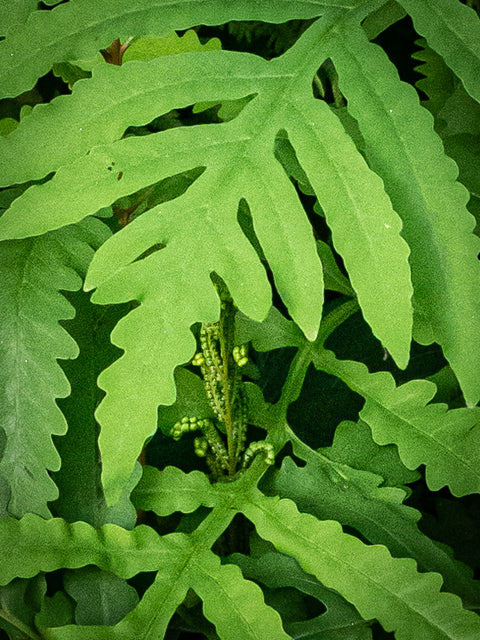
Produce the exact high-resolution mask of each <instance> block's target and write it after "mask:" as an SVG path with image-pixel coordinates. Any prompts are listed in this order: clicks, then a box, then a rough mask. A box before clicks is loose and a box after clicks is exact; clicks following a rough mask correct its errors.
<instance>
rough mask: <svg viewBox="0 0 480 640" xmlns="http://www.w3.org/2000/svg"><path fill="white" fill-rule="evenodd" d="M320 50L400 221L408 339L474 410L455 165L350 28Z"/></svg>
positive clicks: (469, 304) (466, 251) (464, 238)
mask: <svg viewBox="0 0 480 640" xmlns="http://www.w3.org/2000/svg"><path fill="white" fill-rule="evenodd" d="M420 4H421V5H422V6H424V4H425V3H420ZM420 4H419V5H418V6H420ZM449 4H450V3H449ZM456 4H458V6H460V5H459V3H456ZM463 8H465V7H463ZM327 50H328V51H329V53H330V55H331V57H332V59H333V62H334V64H335V67H336V69H337V71H338V74H339V83H340V88H341V89H342V91H343V93H344V94H345V96H346V98H347V100H348V108H349V110H350V112H351V113H352V115H353V116H354V117H355V118H356V119H357V120H358V124H359V127H360V130H361V132H362V135H363V137H364V139H365V143H366V156H367V160H368V162H369V164H370V166H371V167H372V169H373V170H374V171H376V172H377V173H378V175H379V176H380V177H381V178H382V179H383V181H384V183H385V188H386V191H387V193H388V194H389V196H390V198H391V200H392V203H393V206H394V208H395V210H396V211H397V212H398V214H399V215H400V216H401V218H402V220H403V225H404V226H403V232H402V234H403V236H404V237H405V239H406V240H407V242H408V244H409V246H410V249H411V256H410V265H411V268H412V279H413V286H414V297H413V306H414V337H415V339H416V340H417V341H418V342H420V343H421V344H430V343H432V342H437V343H439V344H440V345H441V346H442V349H443V352H444V354H445V357H446V358H447V360H448V361H449V363H450V365H451V366H452V368H453V370H454V372H455V374H456V375H457V377H458V379H459V382H460V385H461V387H462V390H463V392H464V395H465V398H466V400H467V403H469V405H474V404H476V402H477V401H478V399H479V398H480V379H479V377H478V376H477V375H476V370H477V369H478V366H479V365H480V342H479V341H478V335H479V333H480V309H479V308H478V304H479V300H480V291H479V285H480V264H479V262H478V259H477V254H478V252H479V247H480V243H479V239H478V238H476V237H475V236H474V235H473V234H472V231H473V228H474V226H475V221H474V219H473V217H472V216H471V215H470V213H468V211H467V209H466V207H465V205H466V202H467V200H468V193H467V191H466V189H465V188H464V187H463V186H462V185H460V183H457V182H455V180H456V178H457V175H458V171H457V168H456V165H455V164H454V163H453V162H452V161H451V160H450V159H449V158H447V156H445V153H444V151H443V147H442V145H441V141H440V139H439V138H438V136H437V135H436V134H435V132H434V131H433V120H432V118H431V116H430V115H429V114H428V112H427V111H426V110H424V109H422V108H421V107H420V105H419V102H418V97H417V95H416V92H415V90H414V89H413V88H412V87H410V86H409V85H406V84H404V83H401V82H400V81H399V79H398V75H397V71H396V69H395V67H394V66H393V65H392V64H391V63H390V62H389V60H388V58H387V56H386V54H385V53H384V52H383V51H382V50H381V49H380V48H379V47H377V46H376V45H373V44H369V43H368V41H367V39H366V36H365V35H364V34H363V32H362V30H361V29H360V28H357V27H355V25H353V24H352V23H351V22H349V21H347V22H346V23H345V24H341V23H340V22H339V23H338V30H337V34H336V36H335V37H332V38H331V40H330V41H329V42H328V43H327Z"/></svg>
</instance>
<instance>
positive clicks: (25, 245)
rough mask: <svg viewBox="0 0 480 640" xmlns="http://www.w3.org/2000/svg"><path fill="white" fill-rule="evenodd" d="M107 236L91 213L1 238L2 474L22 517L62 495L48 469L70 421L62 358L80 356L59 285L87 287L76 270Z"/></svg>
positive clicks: (44, 510) (13, 507)
mask: <svg viewBox="0 0 480 640" xmlns="http://www.w3.org/2000/svg"><path fill="white" fill-rule="evenodd" d="M106 237H108V230H107V229H106V227H105V226H104V225H103V224H102V223H101V222H100V221H98V220H93V219H90V220H85V221H84V222H83V223H81V224H79V225H76V226H70V227H66V228H64V229H61V230H59V231H55V232H52V233H49V234H46V235H44V236H41V237H38V238H32V239H26V240H16V241H7V242H3V243H1V244H0V254H1V256H2V259H1V263H0V274H1V281H2V284H1V287H0V291H1V294H0V295H1V297H2V314H1V322H2V331H1V333H2V337H1V340H0V352H1V362H2V366H1V369H0V370H1V373H0V416H1V423H2V428H3V429H4V431H5V433H6V437H7V440H6V446H5V449H4V451H3V456H2V459H1V460H0V474H1V475H2V476H3V478H6V479H7V481H8V483H9V485H10V490H11V497H10V502H9V507H8V508H9V512H10V513H12V514H14V515H16V516H22V515H23V514H24V513H27V512H34V513H39V514H42V515H44V516H47V515H48V514H49V511H48V508H47V501H49V500H54V499H55V498H56V497H57V489H56V487H55V485H54V483H53V481H52V480H51V478H50V477H49V475H48V473H47V470H57V469H58V468H59V466H60V458H59V456H58V453H57V451H56V450H55V447H54V446H53V442H52V434H56V435H60V434H63V433H65V431H66V428H67V426H66V422H65V419H64V417H63V415H62V413H61V411H60V409H59V408H58V406H57V405H56V403H55V400H56V398H61V397H65V396H67V395H68V394H69V391H70V388H69V384H68V381H67V379H66V378H65V376H64V374H63V372H62V370H61V368H60V366H59V365H58V363H57V358H64V359H66V358H74V357H76V355H77V346H76V344H75V342H74V341H73V340H72V338H71V337H70V336H69V335H68V333H67V332H66V331H65V330H64V329H63V328H62V327H61V326H60V325H59V323H58V321H59V320H64V319H67V318H71V317H72V315H73V313H74V311H73V308H72V306H71V305H70V304H69V303H68V302H67V300H66V299H65V298H64V297H63V296H62V295H61V293H60V290H61V289H64V290H67V291H74V290H77V289H79V288H80V287H81V285H82V280H81V278H80V276H79V275H78V271H80V272H85V270H86V268H87V266H88V263H89V261H90V259H91V257H92V255H93V252H94V249H95V248H97V247H98V246H99V245H100V244H101V242H102V241H103V240H104V239H105V238H106Z"/></svg>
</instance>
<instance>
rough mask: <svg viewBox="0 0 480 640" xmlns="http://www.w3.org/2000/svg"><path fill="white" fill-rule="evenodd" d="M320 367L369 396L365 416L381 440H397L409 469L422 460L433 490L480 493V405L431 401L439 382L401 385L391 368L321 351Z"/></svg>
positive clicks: (318, 356) (411, 382) (365, 420)
mask: <svg viewBox="0 0 480 640" xmlns="http://www.w3.org/2000/svg"><path fill="white" fill-rule="evenodd" d="M313 362H314V364H315V366H316V367H318V368H319V369H322V370H323V371H326V372H327V373H330V374H332V375H336V376H338V377H339V378H341V379H342V380H343V381H344V382H345V383H346V384H347V385H348V386H349V387H350V388H351V389H352V390H353V391H356V392H357V393H359V394H360V395H362V396H363V397H364V398H365V399H366V403H365V406H364V408H363V409H362V411H361V412H360V417H361V419H362V420H363V421H364V422H366V423H367V424H368V425H369V427H370V428H371V430H372V434H373V438H374V440H375V441H376V442H377V443H378V444H381V445H385V444H391V443H393V444H396V445H397V447H398V452H399V454H400V458H401V460H402V462H403V463H404V464H405V465H406V466H407V467H408V468H409V469H416V468H417V467H418V466H420V465H421V464H424V465H425V467H426V469H425V475H426V480H427V484H428V486H429V488H430V489H431V490H432V491H438V489H441V488H442V487H443V486H445V485H448V487H449V488H450V491H451V492H452V493H453V495H455V496H463V495H466V494H469V493H479V492H480V407H473V408H470V409H469V408H462V409H452V410H450V411H448V407H447V405H445V404H441V403H438V404H428V403H429V402H430V401H431V400H432V398H433V397H434V395H435V392H436V387H435V385H434V384H433V383H432V382H429V381H428V380H411V381H410V382H407V383H406V384H403V385H401V386H399V387H396V386H395V381H394V379H393V376H392V375H391V374H390V373H386V372H378V373H373V374H370V373H369V372H368V369H367V367H366V366H365V365H364V364H361V363H359V362H352V361H348V360H337V358H336V357H335V356H334V354H333V353H332V352H331V351H324V350H319V351H318V353H317V355H316V356H315V358H314V360H313Z"/></svg>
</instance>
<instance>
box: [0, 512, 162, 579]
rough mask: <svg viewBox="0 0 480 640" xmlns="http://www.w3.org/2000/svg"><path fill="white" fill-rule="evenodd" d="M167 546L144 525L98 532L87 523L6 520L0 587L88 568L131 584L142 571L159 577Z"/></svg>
mask: <svg viewBox="0 0 480 640" xmlns="http://www.w3.org/2000/svg"><path fill="white" fill-rule="evenodd" d="M168 545H169V536H165V537H163V538H160V536H159V535H158V534H157V533H156V532H155V531H154V530H153V529H152V528H150V527H147V526H144V525H139V526H138V527H136V528H135V529H134V530H133V531H127V530H126V529H123V528H121V527H119V526H117V525H115V524H106V525H104V526H103V527H101V528H100V529H94V528H93V527H92V526H91V525H89V524H87V523H86V522H81V521H79V522H74V523H73V524H69V523H67V522H65V520H62V519H61V518H50V519H49V520H44V519H43V518H41V517H40V516H36V515H34V514H31V513H30V514H27V515H25V516H24V517H23V518H22V519H21V520H15V519H14V518H2V519H1V520H0V547H1V549H2V551H3V553H4V557H3V560H2V564H1V566H0V584H2V585H4V584H8V583H9V582H10V581H11V580H13V578H15V577H16V576H18V577H21V578H31V577H32V576H35V575H36V574H37V573H39V572H40V571H44V572H45V573H48V572H49V571H56V570H57V569H60V568H67V569H78V568H80V567H84V566H85V565H87V564H94V565H96V566H97V567H99V568H100V569H103V570H105V571H111V572H113V573H115V574H116V575H118V576H120V577H123V578H131V577H132V576H133V575H136V574H137V573H139V572H140V571H157V570H158V568H159V567H160V566H162V563H163V562H164V561H165V558H166V556H168V554H169V551H168V548H169V547H168Z"/></svg>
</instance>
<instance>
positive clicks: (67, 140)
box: [0, 42, 271, 237]
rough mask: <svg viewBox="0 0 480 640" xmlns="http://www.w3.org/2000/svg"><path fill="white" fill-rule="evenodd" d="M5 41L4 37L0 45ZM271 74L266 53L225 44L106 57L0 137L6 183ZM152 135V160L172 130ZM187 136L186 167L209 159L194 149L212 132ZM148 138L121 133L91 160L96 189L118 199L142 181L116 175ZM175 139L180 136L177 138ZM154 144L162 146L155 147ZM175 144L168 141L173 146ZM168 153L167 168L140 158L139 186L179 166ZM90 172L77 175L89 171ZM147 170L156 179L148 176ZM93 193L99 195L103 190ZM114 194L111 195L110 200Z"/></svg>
mask: <svg viewBox="0 0 480 640" xmlns="http://www.w3.org/2000/svg"><path fill="white" fill-rule="evenodd" d="M2 44H3V43H1V42H0V46H1V45H2ZM231 56H233V58H231ZM269 74H271V68H270V65H268V64H267V63H266V62H265V61H264V60H262V59H261V58H257V57H256V56H251V55H249V54H244V53H233V52H226V51H209V52H206V53H205V52H203V53H202V52H195V53H193V52H192V53H183V54H181V55H177V56H160V57H158V58H156V59H154V60H150V61H148V62H142V61H134V62H132V63H130V64H128V65H127V64H126V65H122V66H120V67H118V66H114V65H109V64H105V65H101V66H98V67H97V68H95V69H94V70H93V76H92V79H91V80H88V81H85V82H78V83H76V84H75V86H74V88H73V91H72V95H68V96H59V97H57V98H55V99H54V100H52V102H51V103H49V104H43V105H38V106H37V107H35V108H34V109H33V111H32V113H31V116H30V118H26V119H25V120H24V121H22V123H21V126H20V127H19V128H17V129H16V131H15V134H14V135H12V136H10V137H9V138H8V140H0V151H1V156H0V168H1V184H2V185H9V184H11V183H15V182H25V181H26V180H31V179H38V178H42V177H44V176H45V175H47V174H48V173H49V172H51V171H56V170H57V169H58V168H59V167H61V166H62V165H66V164H67V163H71V162H74V161H75V160H76V159H78V158H81V157H82V156H84V155H85V154H86V153H87V152H88V151H89V150H90V149H91V148H92V147H94V146H96V145H100V144H103V145H106V144H108V143H111V142H114V141H115V140H120V138H121V137H122V136H123V133H124V131H125V129H127V127H128V126H129V125H136V126H138V125H141V124H147V123H148V122H150V121H151V120H153V119H154V118H155V117H157V116H159V115H161V114H162V113H168V112H169V111H171V110H172V109H174V108H179V107H187V106H189V105H190V104H193V103H195V102H199V101H202V100H207V99H208V98H211V97H212V96H213V97H215V98H217V99H218V100H225V99H231V100H233V99H238V98H242V97H243V96H244V95H245V94H250V93H255V92H256V90H257V88H258V84H259V82H261V79H262V77H264V78H265V79H266V78H268V76H269ZM265 81H267V80H265ZM132 86H134V87H135V91H132ZM167 88H168V90H167ZM196 129H197V128H194V130H196ZM209 129H211V127H207V128H206V129H205V132H207V133H208V131H209ZM232 133H233V132H232ZM170 134H172V135H174V136H178V135H180V136H181V139H182V140H183V139H184V136H185V135H187V134H185V132H183V133H180V134H179V133H178V131H177V133H175V132H170V133H168V134H166V133H165V132H164V133H163V136H164V135H167V136H169V135H170ZM190 135H192V132H190ZM193 135H195V133H194V134H193ZM196 135H198V133H197V134H196ZM148 137H149V138H150V137H151V136H148ZM154 140H156V141H157V140H160V141H162V142H160V143H159V142H156V143H155V144H154V145H152V146H151V147H150V145H151V141H150V145H149V148H146V149H141V153H143V154H145V155H146V154H148V155H151V156H152V160H153V159H154V158H155V155H158V153H159V151H158V146H159V144H160V145H161V146H163V152H164V153H165V151H167V150H168V146H167V145H168V140H169V138H168V137H167V138H166V139H165V141H163V137H162V138H159V137H158V136H156V137H155V136H154ZM186 142H187V143H189V146H190V151H191V154H189V155H188V158H187V161H188V164H187V165H186V167H185V169H189V168H191V167H192V166H196V164H197V165H198V164H200V163H201V160H203V161H204V160H205V153H202V151H201V150H200V149H198V150H196V147H197V146H199V145H202V147H203V146H204V145H205V143H207V145H208V137H207V139H206V140H205V139H204V137H203V136H202V138H201V139H197V141H195V140H194V139H191V138H189V139H188V141H186ZM232 142H233V140H230V143H232ZM145 143H146V140H145V139H144V140H142V141H141V142H140V141H139V140H136V141H135V142H133V143H132V139H131V138H130V139H129V141H128V140H124V141H123V144H121V145H119V146H115V147H111V148H109V147H107V148H105V149H104V150H102V151H103V153H102V155H101V156H100V157H97V158H96V162H94V163H92V164H91V165H90V166H91V167H92V169H91V171H93V175H92V173H90V180H92V179H93V178H95V180H96V181H98V180H100V183H99V184H98V183H97V184H96V189H97V190H98V188H99V186H101V185H110V188H112V186H116V187H117V188H116V190H115V193H114V194H113V195H114V199H117V198H119V197H121V196H123V195H127V194H129V193H131V192H132V191H134V190H136V188H139V187H136V188H135V185H134V184H133V183H130V185H129V186H130V187H131V188H130V190H128V189H125V188H122V187H123V186H124V183H125V180H126V179H127V178H130V176H129V174H127V173H126V172H125V176H124V179H123V180H122V181H119V182H118V183H117V175H118V173H119V171H120V170H121V169H124V168H125V167H124V165H125V160H126V159H128V158H130V157H131V155H132V153H133V154H135V155H136V154H138V151H134V150H136V149H138V145H139V144H140V145H141V144H145ZM175 143H176V144H178V143H177V142H176V139H175ZM125 144H126V146H125ZM132 144H133V145H134V146H133V147H132ZM184 144H185V143H184ZM117 148H118V150H119V152H120V153H121V150H122V149H125V152H124V154H125V155H124V157H123V158H122V156H120V157H115V151H116V150H117ZM155 148H157V152H156V153H155V151H154V150H155ZM186 149H188V144H187V147H186ZM171 152H172V150H171V149H170V151H169V153H171ZM112 153H113V154H114V155H112ZM126 154H128V155H126ZM145 155H143V156H142V159H143V158H144V157H145ZM197 158H198V159H199V160H200V162H199V161H198V160H197ZM166 160H167V166H166V167H165V168H163V169H162V167H163V165H161V164H160V165H158V163H157V162H154V164H153V166H152V167H151V168H150V169H148V168H147V167H146V166H145V162H143V163H142V168H143V170H144V171H145V170H147V171H148V173H144V174H143V175H142V178H143V182H142V183H141V185H139V186H145V185H146V184H150V183H152V182H156V181H157V180H159V179H160V178H161V177H162V175H163V176H164V177H167V176H169V175H172V173H175V169H174V168H172V165H171V161H170V162H168V159H166ZM99 161H100V165H99ZM112 161H113V162H115V164H116V166H115V165H114V166H115V171H112V172H111V174H110V175H109V173H107V167H108V166H112V165H111V162H112ZM122 161H123V165H122ZM195 163H196V164H195ZM129 164H130V165H131V164H132V163H131V162H130V163H129ZM86 167H88V164H84V163H83V164H80V167H75V169H74V171H75V170H77V171H78V168H81V169H82V170H83V171H86ZM112 168H113V167H112ZM137 171H138V169H137ZM162 172H163V173H162ZM60 175H62V174H60ZM63 175H65V179H66V181H67V183H68V186H69V188H70V189H72V187H74V185H75V183H76V182H78V180H72V176H75V173H72V171H71V170H70V171H68V172H67V173H66V174H63ZM87 175H88V174H87ZM87 175H85V176H79V177H81V178H83V179H87ZM150 175H151V176H152V179H151V180H149V177H150ZM105 180H107V182H105ZM137 180H138V178H137ZM38 196H39V197H42V198H43V197H45V195H44V194H38ZM96 197H97V198H98V195H97V196H96ZM112 201H113V200H110V201H109V203H110V202H112ZM86 202H88V200H87V201H86ZM80 205H81V208H82V210H81V211H80V213H79V214H77V215H79V216H80V217H79V218H77V219H81V217H83V215H85V214H84V213H83V210H84V207H85V204H84V202H83V200H81V201H80ZM27 206H28V204H27ZM97 208H98V207H97ZM95 210H96V209H94V211H93V212H95ZM23 215H25V213H24V214H23ZM70 216H71V207H69V209H68V210H67V212H66V213H65V214H64V217H63V219H62V220H61V221H60V222H59V223H56V220H55V219H53V220H48V219H47V220H48V221H47V220H42V221H41V222H40V225H42V226H40V227H39V229H38V230H37V229H35V227H34V228H31V229H27V228H26V227H24V228H23V229H22V228H21V227H19V226H15V227H13V228H12V230H11V232H10V233H17V234H18V233H23V234H25V235H35V234H36V233H43V232H44V231H47V230H49V229H53V228H55V224H57V225H58V226H62V225H63V224H65V223H66V220H67V219H68V220H70V221H73V220H71V219H70ZM4 224H5V220H2V225H4ZM18 224H19V221H18V222H17V225H18ZM52 225H53V226H52ZM17 237H21V236H17Z"/></svg>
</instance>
